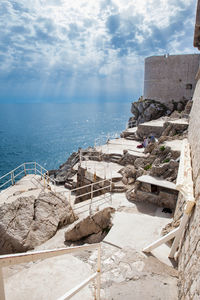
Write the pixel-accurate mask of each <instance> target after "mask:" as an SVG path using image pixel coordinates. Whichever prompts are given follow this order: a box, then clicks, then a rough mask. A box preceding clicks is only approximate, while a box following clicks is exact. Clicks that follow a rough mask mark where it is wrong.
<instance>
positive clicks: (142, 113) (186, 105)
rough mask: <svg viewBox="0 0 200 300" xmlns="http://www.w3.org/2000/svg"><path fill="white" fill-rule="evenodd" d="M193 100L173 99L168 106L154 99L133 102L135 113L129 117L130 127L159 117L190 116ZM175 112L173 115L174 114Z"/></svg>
mask: <svg viewBox="0 0 200 300" xmlns="http://www.w3.org/2000/svg"><path fill="white" fill-rule="evenodd" d="M191 106H192V101H188V100H186V99H182V100H180V101H178V102H176V101H174V100H172V101H171V102H170V103H168V104H167V106H166V105H165V104H163V103H161V102H159V101H156V100H153V99H143V97H140V98H139V100H138V101H135V102H133V103H132V106H131V112H132V114H133V115H134V116H133V117H131V118H130V119H129V122H128V127H129V128H132V127H135V126H138V125H139V124H141V123H144V122H148V121H151V120H156V119H159V118H160V117H163V116H170V115H171V116H172V117H176V118H177V117H188V115H189V113H190V110H191ZM172 114H173V115H172Z"/></svg>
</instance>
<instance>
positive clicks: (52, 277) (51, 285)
mask: <svg viewBox="0 0 200 300" xmlns="http://www.w3.org/2000/svg"><path fill="white" fill-rule="evenodd" d="M4 273H5V275H6V279H5V294H6V300H27V299H29V300H47V299H48V300H55V299H58V298H59V297H61V296H62V295H64V294H65V293H66V292H67V291H69V290H70V289H71V288H74V287H75V286H76V285H77V284H79V283H81V282H82V281H83V280H84V279H86V278H87V277H89V276H90V275H91V274H92V273H93V271H92V268H91V266H90V265H89V264H87V263H85V262H82V261H81V260H80V259H78V258H76V257H74V256H73V255H70V254H67V255H63V256H60V257H55V258H50V259H46V260H42V261H37V262H34V263H29V264H26V265H25V266H24V268H23V269H21V270H18V272H16V273H15V274H13V275H11V274H9V273H8V271H7V274H6V270H4ZM10 273H11V272H10ZM9 275H10V276H9ZM73 299H75V300H80V299H88V300H92V299H94V298H93V294H92V290H91V289H90V288H89V286H87V287H86V288H84V289H83V290H82V291H80V292H79V293H78V294H77V295H76V296H74V297H73Z"/></svg>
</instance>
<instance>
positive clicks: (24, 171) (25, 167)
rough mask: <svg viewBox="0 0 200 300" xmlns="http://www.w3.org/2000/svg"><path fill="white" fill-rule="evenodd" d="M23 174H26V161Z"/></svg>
mask: <svg viewBox="0 0 200 300" xmlns="http://www.w3.org/2000/svg"><path fill="white" fill-rule="evenodd" d="M24 174H25V176H26V163H24Z"/></svg>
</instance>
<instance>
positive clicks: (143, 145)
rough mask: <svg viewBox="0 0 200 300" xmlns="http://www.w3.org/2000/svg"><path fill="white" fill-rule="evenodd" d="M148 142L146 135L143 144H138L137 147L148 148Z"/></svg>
mask: <svg viewBox="0 0 200 300" xmlns="http://www.w3.org/2000/svg"><path fill="white" fill-rule="evenodd" d="M148 143H149V141H148V138H147V137H144V141H143V142H142V144H140V145H137V148H146V147H147V145H148Z"/></svg>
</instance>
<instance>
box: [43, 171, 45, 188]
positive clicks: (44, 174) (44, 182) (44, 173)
mask: <svg viewBox="0 0 200 300" xmlns="http://www.w3.org/2000/svg"><path fill="white" fill-rule="evenodd" d="M43 177H44V188H45V173H44V176H43Z"/></svg>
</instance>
